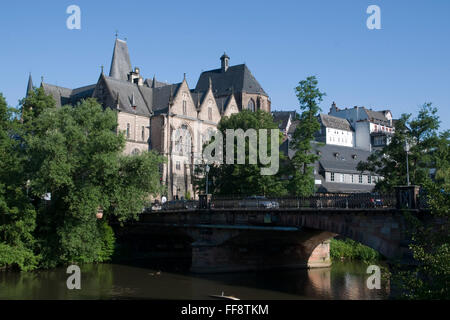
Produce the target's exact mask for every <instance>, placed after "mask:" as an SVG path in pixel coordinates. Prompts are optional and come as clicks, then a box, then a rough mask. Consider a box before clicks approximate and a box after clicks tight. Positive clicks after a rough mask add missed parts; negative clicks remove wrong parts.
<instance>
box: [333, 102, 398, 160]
mask: <svg viewBox="0 0 450 320" xmlns="http://www.w3.org/2000/svg"><path fill="white" fill-rule="evenodd" d="M328 114H329V115H331V116H335V117H339V118H343V119H346V120H348V121H349V122H350V124H351V125H352V127H353V128H354V131H355V147H356V148H359V149H364V150H368V151H372V150H376V149H381V148H383V147H384V146H386V145H387V144H389V143H390V139H391V137H392V136H393V134H394V133H395V126H394V120H393V118H392V113H391V111H390V110H382V111H374V110H372V109H368V108H366V107H358V106H355V107H353V108H345V109H340V108H338V107H337V106H336V103H334V102H333V104H332V106H331V108H330V112H329V113H328Z"/></svg>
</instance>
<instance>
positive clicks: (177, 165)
mask: <svg viewBox="0 0 450 320" xmlns="http://www.w3.org/2000/svg"><path fill="white" fill-rule="evenodd" d="M175 168H176V169H177V170H181V165H180V161H177V162H176V164H175Z"/></svg>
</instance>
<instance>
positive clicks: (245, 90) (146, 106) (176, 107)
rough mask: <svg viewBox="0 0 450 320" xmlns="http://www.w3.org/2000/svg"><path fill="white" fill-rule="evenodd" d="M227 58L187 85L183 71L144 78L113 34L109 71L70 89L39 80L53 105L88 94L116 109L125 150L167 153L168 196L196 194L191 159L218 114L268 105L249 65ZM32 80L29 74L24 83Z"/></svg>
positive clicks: (195, 157)
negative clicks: (172, 77) (174, 78)
mask: <svg viewBox="0 0 450 320" xmlns="http://www.w3.org/2000/svg"><path fill="white" fill-rule="evenodd" d="M229 60H230V58H229V56H228V55H226V54H223V55H222V56H221V58H220V63H221V64H220V68H218V69H214V70H209V71H205V72H202V73H201V75H200V77H199V80H198V82H197V84H196V86H195V88H194V89H191V88H190V87H189V84H188V83H187V81H186V76H185V75H184V77H183V79H182V81H181V82H179V83H174V84H169V83H163V82H159V81H157V80H156V77H155V76H154V77H153V78H152V79H146V78H144V77H143V76H142V73H141V70H140V69H139V68H137V67H135V68H134V69H133V68H132V65H131V60H130V55H129V51H128V45H127V43H126V42H125V41H123V40H120V39H116V41H115V45H114V51H113V56H112V61H111V68H110V72H109V75H106V74H104V73H103V68H102V72H101V74H100V76H99V78H98V80H97V82H96V83H95V84H92V85H88V86H84V87H81V88H76V89H69V88H64V87H60V86H55V85H51V84H48V83H44V82H43V81H42V83H41V86H42V88H43V89H44V90H45V92H46V93H47V94H49V95H51V96H52V97H53V98H54V100H55V102H56V105H57V106H62V105H66V104H69V105H74V106H75V105H76V104H77V103H78V102H79V101H81V100H82V99H85V98H89V97H92V98H96V99H97V100H98V101H99V102H100V103H101V104H102V106H103V107H104V108H110V109H112V110H115V111H117V119H118V130H120V131H121V132H123V133H124V135H125V138H126V146H125V150H124V153H125V154H127V155H133V154H139V153H141V152H144V151H148V150H156V151H157V152H159V153H160V154H162V155H164V156H165V157H166V158H167V163H166V164H164V165H163V167H162V168H161V174H162V181H163V183H164V184H165V185H166V186H167V190H168V198H169V199H173V198H181V197H185V196H186V195H187V194H190V195H191V196H192V197H195V195H196V190H194V187H193V184H192V182H193V174H194V170H195V165H196V164H199V163H201V162H202V146H203V144H204V143H205V142H206V141H207V140H209V138H210V137H211V136H212V134H213V133H214V131H215V130H217V125H218V123H219V121H220V119H221V118H222V117H226V116H230V115H231V114H234V113H238V112H240V111H241V110H244V109H249V110H251V111H256V110H264V111H267V112H270V108H271V102H270V98H269V96H268V94H267V93H266V92H265V91H264V90H263V88H262V87H261V85H260V84H259V83H258V81H257V80H256V79H255V77H254V76H253V75H252V73H251V72H250V70H249V69H248V67H247V66H246V65H245V64H241V65H235V66H230V64H229ZM30 82H31V75H30V80H29V84H28V87H29V86H30V85H31V86H32V82H31V84H30ZM28 87H27V92H28V90H29V89H28Z"/></svg>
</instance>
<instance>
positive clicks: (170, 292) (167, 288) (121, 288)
mask: <svg viewBox="0 0 450 320" xmlns="http://www.w3.org/2000/svg"><path fill="white" fill-rule="evenodd" d="M166 265H167V262H166ZM80 268H81V289H80V290H69V289H67V286H66V281H67V278H68V277H69V276H70V275H69V274H66V268H56V269H52V270H45V271H38V272H32V273H25V272H22V273H21V272H10V271H8V272H0V299H52V300H53V299H211V298H210V297H209V296H210V295H217V294H221V293H222V292H224V294H225V295H233V296H235V297H238V298H240V299H252V300H259V299H261V300H265V299H273V300H280V299H281V300H293V299H365V300H373V299H375V300H378V299H387V298H388V297H389V284H388V281H387V280H385V279H384V278H383V277H382V278H383V279H382V282H381V289H378V290H377V289H372V290H370V289H368V288H367V285H366V281H367V277H369V274H367V273H366V269H367V265H365V264H363V263H361V262H335V263H333V265H332V267H330V268H321V269H310V270H305V269H298V270H272V271H261V272H239V273H223V274H193V273H190V272H189V271H188V270H187V268H186V267H183V264H178V263H176V262H175V263H170V264H169V267H167V266H164V264H162V265H156V266H155V264H154V263H147V262H142V261H141V262H139V263H136V262H133V263H132V264H131V263H128V264H118V263H113V264H97V265H81V266H80Z"/></svg>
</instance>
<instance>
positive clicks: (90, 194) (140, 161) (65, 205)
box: [25, 99, 163, 267]
mask: <svg viewBox="0 0 450 320" xmlns="http://www.w3.org/2000/svg"><path fill="white" fill-rule="evenodd" d="M42 109H43V110H42V112H40V114H39V115H38V116H37V117H33V120H32V121H33V129H32V132H31V133H30V132H28V133H27V134H26V138H25V140H26V144H27V147H28V148H29V152H28V153H29V156H30V172H32V176H31V190H32V193H33V195H34V196H35V197H36V199H37V207H38V217H37V225H38V227H37V238H38V239H39V241H40V243H39V244H40V252H41V253H42V257H43V263H42V266H43V267H53V266H56V265H58V264H61V263H66V262H80V263H83V262H101V261H105V260H107V259H108V258H109V257H110V256H111V254H112V245H113V242H114V236H113V235H112V230H110V227H109V226H108V225H107V223H106V222H105V220H106V221H108V220H111V219H117V220H118V221H120V222H123V221H125V220H128V219H136V218H137V217H138V214H139V213H141V212H142V209H143V207H144V205H145V202H146V201H147V200H148V197H149V195H151V194H156V193H158V192H160V191H161V185H160V180H159V165H160V164H161V163H162V162H163V158H162V157H161V156H159V155H157V154H156V153H154V152H144V153H142V154H140V155H135V156H124V155H122V152H123V149H124V146H125V137H124V135H123V133H118V132H117V114H116V113H115V112H114V111H112V110H109V109H106V110H103V109H102V107H101V106H100V105H99V104H98V103H97V102H96V101H95V100H94V99H88V100H84V101H82V102H81V103H80V104H78V105H77V106H75V107H71V106H64V107H61V108H52V107H51V106H50V107H48V108H45V107H43V108H42ZM33 110H35V108H33ZM47 193H50V194H51V200H50V201H45V200H43V199H42V195H44V194H47ZM99 208H102V209H103V210H104V218H103V220H100V221H99V220H98V219H97V218H96V212H97V211H98V209H99Z"/></svg>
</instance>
